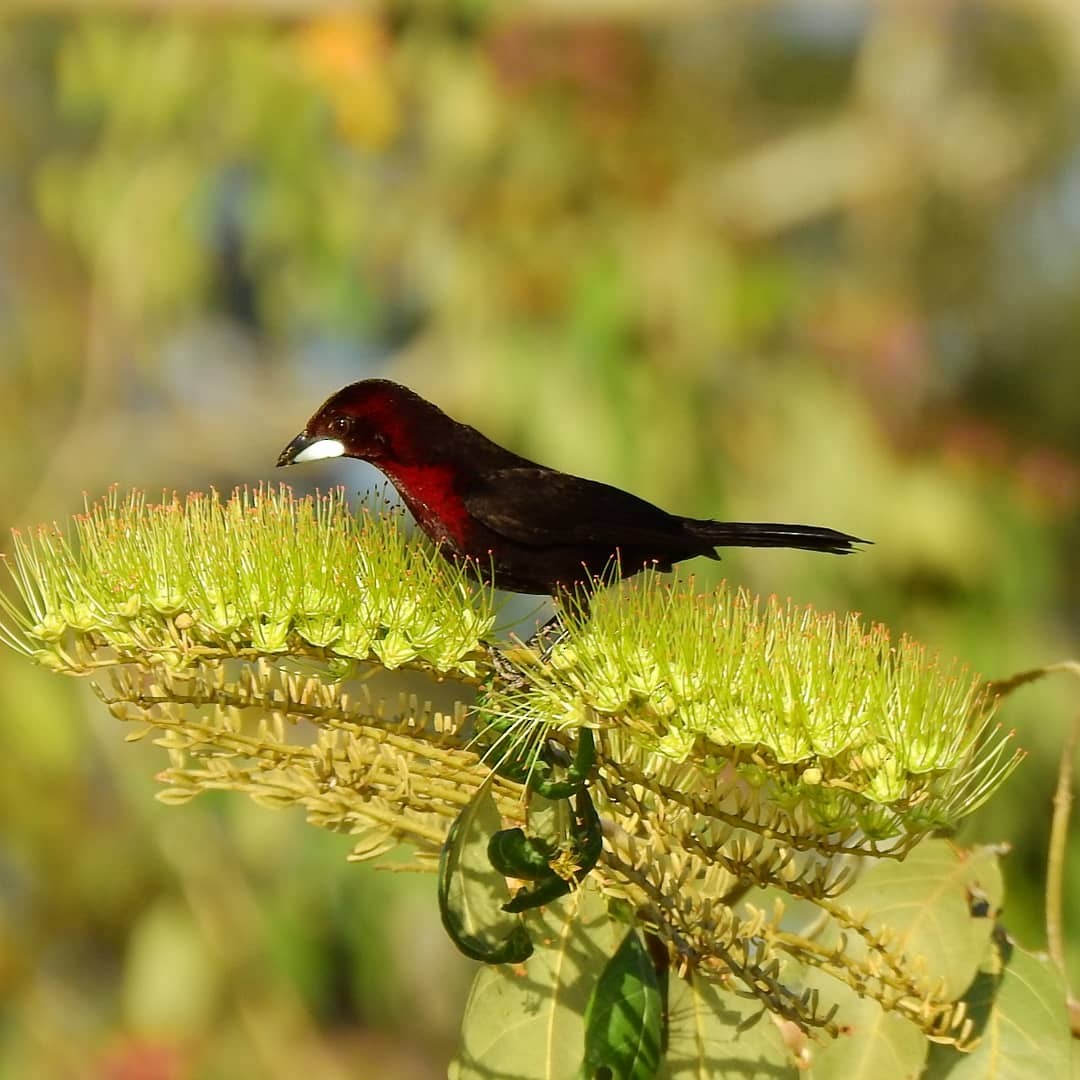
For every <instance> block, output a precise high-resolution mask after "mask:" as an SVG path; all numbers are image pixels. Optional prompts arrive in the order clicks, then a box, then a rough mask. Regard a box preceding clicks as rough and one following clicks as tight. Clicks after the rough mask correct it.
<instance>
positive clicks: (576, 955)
mask: <svg viewBox="0 0 1080 1080" xmlns="http://www.w3.org/2000/svg"><path fill="white" fill-rule="evenodd" d="M528 925H529V928H530V930H531V933H532V937H533V940H534V941H535V942H536V951H535V952H534V953H533V955H532V956H531V957H529V960H528V962H527V963H526V964H525V965H524V967H523V969H522V968H509V967H485V968H482V969H481V970H480V971H479V972H478V974H477V976H476V979H475V980H474V982H473V986H472V990H471V992H470V994H469V1001H468V1004H467V1005H466V1008H465V1019H464V1020H463V1022H462V1026H461V1044H460V1047H459V1049H458V1053H457V1056H456V1057H455V1059H454V1061H453V1063H452V1065H451V1067H450V1073H449V1075H450V1077H451V1080H473V1078H476V1080H480V1078H483V1080H492V1078H493V1077H498V1076H506V1077H510V1076H512V1077H514V1080H565V1078H566V1077H570V1076H574V1075H576V1074H577V1072H578V1070H579V1069H580V1067H581V1061H582V1054H583V1049H584V1045H585V1010H586V1007H587V1006H588V1003H589V998H590V995H591V993H592V990H593V987H594V986H595V985H596V982H597V980H598V979H599V977H600V973H601V971H603V969H604V967H605V965H606V964H607V962H608V959H609V958H610V957H611V956H613V955H614V953H615V950H616V947H617V946H618V943H619V937H620V935H621V933H622V931H623V926H622V924H620V923H618V922H616V921H615V920H613V919H612V918H611V917H610V916H609V915H608V911H607V904H606V903H605V901H604V899H603V898H602V897H601V896H600V894H599V893H598V892H596V890H594V889H591V888H588V887H587V886H586V887H583V888H581V889H578V890H576V891H575V892H574V893H572V894H571V895H570V896H567V897H564V898H563V899H562V900H559V901H557V902H556V903H553V904H549V905H548V906H547V907H545V908H544V909H543V910H542V911H535V912H532V913H530V915H529V917H528Z"/></svg>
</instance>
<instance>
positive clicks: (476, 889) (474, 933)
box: [439, 786, 532, 964]
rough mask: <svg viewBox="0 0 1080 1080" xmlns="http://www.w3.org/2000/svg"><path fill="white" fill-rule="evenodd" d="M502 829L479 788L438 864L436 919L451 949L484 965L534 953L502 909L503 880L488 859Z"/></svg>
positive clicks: (512, 961)
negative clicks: (494, 836) (495, 835)
mask: <svg viewBox="0 0 1080 1080" xmlns="http://www.w3.org/2000/svg"><path fill="white" fill-rule="evenodd" d="M501 828H502V820H501V818H500V817H499V811H498V808H497V807H496V805H495V800H494V799H493V798H492V797H491V793H490V792H489V791H488V789H487V787H486V786H485V787H482V788H481V789H480V790H479V791H478V792H477V793H476V796H475V797H474V798H473V800H472V801H471V802H470V803H469V805H468V806H466V807H465V809H464V810H462V812H461V813H460V814H459V815H458V818H457V820H456V821H455V822H454V824H453V825H452V826H451V828H450V832H449V834H448V835H447V837H446V843H445V844H444V845H443V850H442V857H441V859H440V860H439V913H440V914H441V915H442V921H443V926H444V927H445V928H446V932H447V933H448V934H449V935H450V938H451V940H452V941H453V942H454V944H455V945H456V946H457V947H458V948H459V949H460V950H461V951H462V952H463V953H464V954H465V955H466V956H468V957H470V958H471V959H473V960H479V961H481V962H482V963H487V964H516V963H520V962H521V961H523V960H525V959H526V958H527V957H528V956H529V954H530V953H531V952H532V944H531V942H530V941H529V934H528V931H527V930H526V929H525V925H524V923H523V922H522V921H521V918H520V916H517V915H510V914H507V912H505V911H503V910H502V905H503V904H504V903H506V901H507V900H509V898H510V889H509V888H508V887H507V884H506V879H505V878H504V877H503V876H502V874H500V873H498V872H497V871H496V870H495V869H494V868H493V867H492V865H491V861H490V860H489V859H488V840H489V839H490V838H491V836H492V834H493V833H495V832H497V831H498V830H499V829H501Z"/></svg>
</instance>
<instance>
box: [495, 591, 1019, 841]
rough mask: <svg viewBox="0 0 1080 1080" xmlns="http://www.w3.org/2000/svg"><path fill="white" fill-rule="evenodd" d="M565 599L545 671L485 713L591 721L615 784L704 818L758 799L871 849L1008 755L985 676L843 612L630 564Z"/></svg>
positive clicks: (980, 796) (922, 820)
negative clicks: (677, 800) (587, 600)
mask: <svg viewBox="0 0 1080 1080" xmlns="http://www.w3.org/2000/svg"><path fill="white" fill-rule="evenodd" d="M575 610H576V609H575V608H574V607H572V606H571V607H569V608H568V612H569V613H568V615H567V616H566V617H565V627H566V633H565V635H564V637H563V638H562V639H561V640H560V641H559V642H558V643H557V644H556V645H555V646H554V647H553V648H552V649H551V650H550V653H549V655H548V656H547V657H546V662H545V663H543V664H523V665H522V666H521V674H522V678H521V680H519V682H518V683H517V685H515V686H514V687H512V688H510V689H508V690H507V691H506V692H505V693H504V694H502V695H501V697H497V698H495V699H492V700H490V701H489V702H488V708H489V710H490V711H491V712H492V713H494V714H497V715H502V716H503V717H504V718H505V719H506V721H507V722H513V723H515V724H517V725H518V726H520V727H521V728H523V729H526V730H528V729H530V728H535V727H536V726H539V725H546V726H548V727H552V728H577V727H580V726H582V725H588V726H591V727H596V728H599V729H600V730H601V731H603V732H604V733H605V736H606V737H605V739H604V741H603V744H604V746H605V747H606V753H607V756H608V757H609V758H610V759H611V760H612V762H613V763H617V766H618V768H619V769H621V770H622V775H623V777H624V778H630V777H633V778H634V779H635V780H637V781H639V782H644V783H646V784H648V785H649V786H651V787H654V788H656V789H658V790H664V789H667V790H669V791H672V792H676V793H678V796H679V797H681V798H682V799H683V800H684V801H686V802H693V803H694V804H695V805H696V806H698V808H699V809H704V810H705V811H706V812H708V810H709V809H712V810H716V811H724V810H725V809H728V810H732V809H735V807H734V806H733V804H732V799H733V798H736V799H737V801H738V807H737V809H738V813H739V814H741V815H743V816H745V815H746V812H747V810H748V808H753V807H757V808H759V809H760V808H761V807H768V808H769V810H770V811H771V813H772V816H773V819H774V820H772V821H771V822H770V828H771V829H773V830H775V827H776V821H775V817H776V816H777V815H778V816H779V817H781V818H784V819H786V827H785V829H784V831H785V832H790V833H796V832H799V833H805V832H807V831H808V830H809V831H812V832H816V833H817V834H819V835H822V836H824V835H829V836H832V837H833V839H834V842H835V838H836V837H837V835H843V836H845V837H849V838H852V839H854V838H855V837H857V836H862V837H863V838H865V840H866V842H867V844H868V845H869V844H877V846H878V847H879V848H882V849H884V848H887V847H890V846H892V847H895V846H897V845H900V846H904V845H905V844H906V843H908V842H909V841H910V839H911V838H915V837H918V836H919V835H922V834H925V833H926V832H928V831H930V830H933V829H937V828H943V827H948V826H950V825H953V824H955V823H956V821H958V820H959V819H960V818H961V817H963V816H964V815H965V814H968V813H970V812H971V811H972V810H974V809H975V808H976V807H978V806H980V805H981V804H982V803H983V802H984V801H985V800H986V799H987V798H988V797H989V795H990V794H991V793H992V792H993V791H994V790H995V788H996V787H997V786H998V785H999V784H1000V783H1001V781H1002V780H1003V779H1004V777H1005V776H1006V775H1007V774H1008V772H1009V771H1010V770H1011V769H1012V768H1013V767H1014V766H1015V764H1016V762H1017V760H1018V758H1017V754H1016V751H1015V749H1014V748H1013V746H1012V744H1011V739H1010V736H1009V733H1007V732H1004V731H1002V729H1001V728H1000V727H999V726H998V725H997V724H996V723H995V721H994V719H993V713H994V701H993V699H992V698H991V697H990V696H989V695H988V693H987V691H986V689H985V686H986V684H985V682H983V681H982V680H981V679H979V678H978V677H976V676H975V675H974V674H973V673H971V672H970V671H968V670H966V669H964V668H960V667H958V666H957V665H955V664H948V665H942V664H941V663H939V661H938V660H937V659H936V658H928V657H927V655H926V653H925V650H924V649H923V647H922V646H920V645H918V644H916V643H915V642H913V641H910V640H908V639H907V638H902V639H901V640H900V641H899V642H898V643H894V642H893V641H892V640H891V638H890V636H889V632H888V630H887V629H886V628H885V627H883V626H880V625H877V626H873V627H870V628H869V629H868V628H867V627H866V626H865V625H864V624H863V623H862V621H861V620H860V619H859V617H858V616H857V615H848V616H844V617H839V616H836V615H833V614H824V615H823V614H819V613H816V612H814V611H813V610H812V609H810V608H799V607H796V606H794V605H793V604H791V603H790V602H789V603H788V604H786V605H785V604H781V603H779V602H778V601H777V600H776V599H775V598H771V599H769V600H768V601H765V602H761V601H760V600H758V599H757V598H755V597H752V596H750V595H749V594H748V593H746V592H745V591H743V590H740V591H738V592H730V591H727V590H725V589H720V590H718V591H716V592H714V593H711V594H707V595H701V594H698V593H695V592H694V591H693V589H692V588H689V587H686V586H684V585H681V584H674V585H668V584H666V583H664V582H663V581H662V580H661V579H659V578H658V576H657V575H654V574H649V573H646V574H642V575H640V576H639V577H637V578H634V579H633V580H631V581H627V582H623V583H622V584H621V585H620V586H618V587H615V588H611V589H608V590H606V591H604V592H600V593H597V594H596V595H595V596H593V597H592V600H591V606H590V611H589V615H588V617H587V618H582V617H581V616H580V615H579V614H574V611H575Z"/></svg>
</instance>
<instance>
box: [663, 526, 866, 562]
mask: <svg viewBox="0 0 1080 1080" xmlns="http://www.w3.org/2000/svg"><path fill="white" fill-rule="evenodd" d="M684 524H685V527H686V531H687V532H689V533H690V534H691V535H693V536H695V537H698V538H699V539H701V540H704V541H705V542H706V543H707V544H712V545H713V546H714V547H778V548H802V549H803V550H804V551H827V552H830V553H832V554H833V555H850V554H851V553H852V552H853V551H856V550H858V549H857V548H855V547H853V546H852V545H854V544H869V543H871V541H869V540H861V539H859V537H857V536H850V535H848V533H842V532H837V530H836V529H826V528H824V527H823V526H820V525H775V524H764V523H762V522H753V521H700V520H698V519H696V518H687V519H686V520H685V522H684Z"/></svg>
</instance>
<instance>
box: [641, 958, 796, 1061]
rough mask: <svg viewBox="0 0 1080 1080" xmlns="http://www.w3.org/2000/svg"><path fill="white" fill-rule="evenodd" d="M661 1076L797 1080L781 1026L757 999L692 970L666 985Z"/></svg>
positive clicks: (672, 979)
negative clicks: (664, 1044) (721, 985)
mask: <svg viewBox="0 0 1080 1080" xmlns="http://www.w3.org/2000/svg"><path fill="white" fill-rule="evenodd" d="M660 1075H661V1076H662V1077H663V1080H703V1078H704V1077H710V1078H712V1080H796V1078H797V1077H798V1076H799V1072H798V1069H797V1068H796V1067H795V1065H794V1063H793V1061H792V1055H791V1053H790V1052H789V1051H788V1049H787V1047H786V1046H785V1045H784V1039H783V1036H782V1035H781V1034H780V1029H779V1028H778V1027H777V1026H776V1024H775V1023H774V1022H773V1020H772V1017H771V1016H770V1015H769V1014H768V1012H766V1011H765V1010H764V1009H762V1007H761V1005H760V1004H759V1003H758V1002H756V1001H750V1000H748V999H746V998H743V997H738V996H736V995H735V994H733V993H731V991H729V990H724V989H723V988H722V987H719V986H717V985H716V983H714V982H710V981H709V980H707V979H703V978H701V976H700V975H696V974H694V973H693V972H691V973H690V975H689V977H688V978H685V979H680V978H676V977H674V976H673V977H672V978H671V980H670V981H669V983H668V1045H667V1053H666V1054H665V1056H664V1064H663V1066H662V1067H661V1070H660Z"/></svg>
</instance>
